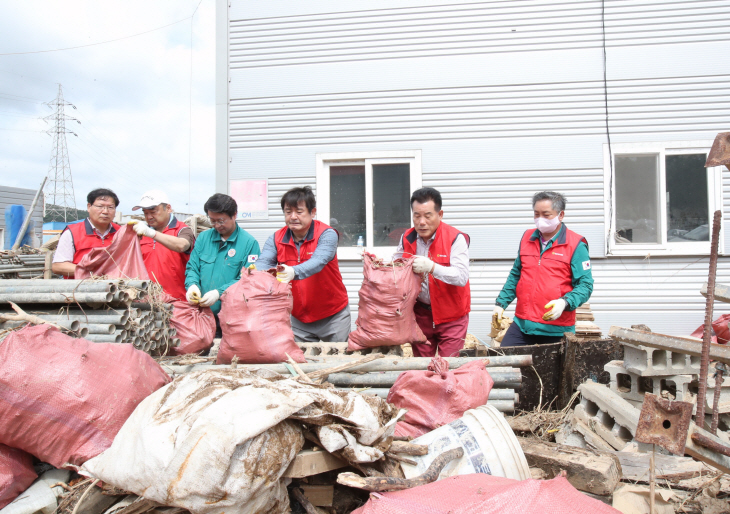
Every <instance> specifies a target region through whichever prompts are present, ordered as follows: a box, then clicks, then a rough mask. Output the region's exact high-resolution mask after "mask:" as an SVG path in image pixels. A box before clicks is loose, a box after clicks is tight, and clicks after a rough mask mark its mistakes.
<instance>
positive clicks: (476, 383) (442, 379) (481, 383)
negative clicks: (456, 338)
mask: <svg viewBox="0 0 730 514" xmlns="http://www.w3.org/2000/svg"><path fill="white" fill-rule="evenodd" d="M493 385H494V380H492V377H490V376H489V373H488V372H487V370H486V367H485V365H484V361H482V360H478V361H472V362H470V363H468V364H464V365H463V366H461V367H460V368H458V369H455V370H453V371H450V370H449V363H448V361H447V360H446V359H442V358H441V357H434V358H433V359H431V363H430V364H429V365H428V370H427V371H406V372H404V373H401V374H400V375H399V376H398V378H397V379H396V381H395V383H394V384H393V387H391V388H390V391H389V392H388V403H392V404H394V405H395V406H396V407H398V408H400V409H408V412H407V413H406V415H405V416H404V417H403V419H402V421H399V422H398V424H397V425H396V427H395V435H397V436H412V437H418V436H421V435H423V434H425V433H428V432H430V431H431V430H433V429H435V428H438V427H440V426H442V425H446V424H448V423H451V422H452V421H454V420H455V419H459V418H460V417H461V416H463V415H464V413H465V412H466V411H468V410H469V409H474V408H476V407H479V406H480V405H484V404H486V403H487V399H489V391H491V390H492V386H493Z"/></svg>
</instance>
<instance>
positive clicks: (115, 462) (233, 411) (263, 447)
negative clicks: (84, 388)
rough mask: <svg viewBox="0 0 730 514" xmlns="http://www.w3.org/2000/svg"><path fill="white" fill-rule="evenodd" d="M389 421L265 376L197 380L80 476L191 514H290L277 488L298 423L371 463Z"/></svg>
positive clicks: (176, 389)
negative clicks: (279, 513) (286, 513)
mask: <svg viewBox="0 0 730 514" xmlns="http://www.w3.org/2000/svg"><path fill="white" fill-rule="evenodd" d="M397 418H398V416H397V415H396V413H395V412H394V411H393V410H392V408H391V407H390V406H389V405H388V404H387V403H386V402H385V401H384V400H381V399H379V398H377V397H366V396H364V395H359V394H357V393H351V392H343V391H336V390H334V389H332V388H331V387H328V386H326V385H322V386H318V385H310V384H303V383H300V382H298V381H296V380H293V379H291V378H284V377H282V376H281V375H278V374H276V373H272V372H269V371H266V370H257V371H254V372H249V371H246V370H238V369H228V370H208V371H199V372H195V373H190V374H188V375H184V376H182V377H178V378H176V379H175V380H174V381H173V382H172V383H170V384H168V385H167V386H165V387H163V388H162V389H159V390H158V391H156V392H154V393H153V394H152V395H150V396H149V397H148V398H146V399H145V400H144V401H143V402H142V403H140V404H139V405H138V406H137V409H136V410H135V411H134V413H133V414H132V416H131V417H130V418H129V419H128V420H127V422H126V423H125V424H124V426H123V427H122V429H121V430H120V431H119V433H118V434H117V436H116V438H115V439H114V442H113V444H112V446H111V447H110V448H109V449H108V450H106V451H105V452H103V453H102V454H100V455H99V456H97V457H95V458H93V459H91V460H89V461H88V462H86V463H85V464H84V465H83V466H82V467H81V470H80V472H81V473H82V474H84V475H88V476H91V477H94V478H99V479H101V480H103V481H104V482H107V483H109V484H112V485H114V486H117V487H119V488H122V489H125V490H127V491H131V492H133V493H135V494H138V495H140V496H144V497H145V498H149V499H151V500H155V501H158V502H160V503H163V504H165V505H173V506H178V507H183V508H186V509H189V510H190V511H192V512H194V513H195V514H219V513H220V514H222V513H224V512H225V513H227V514H244V513H256V512H267V513H272V514H273V513H278V512H282V513H283V512H289V498H288V496H287V491H286V484H285V483H284V482H283V481H282V480H280V478H281V475H282V474H283V473H284V471H285V470H286V468H287V467H288V465H289V463H290V462H291V461H292V460H293V458H294V457H295V455H296V454H297V452H298V451H299V450H300V449H301V447H302V445H303V443H304V437H303V429H302V426H301V425H302V423H305V424H307V426H309V427H313V428H314V429H315V433H317V434H318V437H319V439H320V441H321V443H322V445H323V446H324V448H325V449H326V450H328V451H330V452H337V453H338V455H340V456H341V457H343V458H345V459H347V460H349V461H351V462H373V461H375V460H377V459H379V458H380V457H382V456H383V451H385V449H387V445H388V443H387V442H386V440H387V439H388V438H389V437H391V436H392V435H393V431H394V429H395V422H396V420H397Z"/></svg>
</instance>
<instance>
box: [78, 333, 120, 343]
mask: <svg viewBox="0 0 730 514" xmlns="http://www.w3.org/2000/svg"><path fill="white" fill-rule="evenodd" d="M84 339H86V340H88V341H91V342H94V343H121V342H122V336H121V335H120V334H88V335H87V336H86V337H85V338H84Z"/></svg>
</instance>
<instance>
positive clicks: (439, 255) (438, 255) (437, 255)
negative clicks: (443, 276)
mask: <svg viewBox="0 0 730 514" xmlns="http://www.w3.org/2000/svg"><path fill="white" fill-rule="evenodd" d="M436 257H444V258H445V257H447V256H446V255H441V254H438V253H437V254H436Z"/></svg>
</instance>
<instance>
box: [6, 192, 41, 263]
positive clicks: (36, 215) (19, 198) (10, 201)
mask: <svg viewBox="0 0 730 514" xmlns="http://www.w3.org/2000/svg"><path fill="white" fill-rule="evenodd" d="M35 194H36V190H35V189H23V188H19V187H7V186H0V231H2V230H4V229H5V208H6V207H7V206H8V205H22V206H23V207H25V210H26V212H27V211H28V210H30V204H32V203H33V198H34V197H35ZM32 221H33V223H34V225H33V228H32V231H31V238H32V241H33V246H36V247H37V246H39V244H40V238H41V236H42V235H43V199H42V198H41V199H40V200H39V201H38V204H37V205H36V208H35V211H33V218H32ZM4 243H5V237H4V234H3V237H2V238H0V249H3V250H7V249H8V248H5V247H4V246H3V245H4ZM10 246H12V244H11V245H10Z"/></svg>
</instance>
